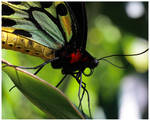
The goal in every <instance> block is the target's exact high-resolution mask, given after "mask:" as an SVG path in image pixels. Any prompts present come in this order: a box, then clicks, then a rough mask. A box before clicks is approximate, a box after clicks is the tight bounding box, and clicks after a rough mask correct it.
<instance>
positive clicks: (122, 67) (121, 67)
mask: <svg viewBox="0 0 150 120" xmlns="http://www.w3.org/2000/svg"><path fill="white" fill-rule="evenodd" d="M148 50H149V49H146V50H145V51H143V52H140V53H136V54H127V55H121V54H116V55H109V56H105V57H102V58H99V59H97V60H98V61H100V60H104V61H105V62H108V63H110V64H111V65H113V66H115V67H117V68H120V69H126V68H127V67H124V66H118V65H115V64H113V63H112V62H110V61H109V60H107V59H106V58H109V57H115V56H121V57H122V56H138V55H141V54H144V53H145V52H147V51H148Z"/></svg>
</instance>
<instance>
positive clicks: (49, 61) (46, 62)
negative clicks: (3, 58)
mask: <svg viewBox="0 0 150 120" xmlns="http://www.w3.org/2000/svg"><path fill="white" fill-rule="evenodd" d="M57 59H58V57H56V58H54V59H52V60H47V61H45V62H44V63H42V64H40V65H38V66H35V67H24V66H16V65H10V64H6V65H4V66H3V67H6V66H10V67H17V68H21V69H37V71H36V72H35V73H34V75H36V74H37V73H38V72H39V71H40V70H41V69H42V68H43V67H44V66H45V65H46V64H48V63H51V62H52V61H54V60H57Z"/></svg>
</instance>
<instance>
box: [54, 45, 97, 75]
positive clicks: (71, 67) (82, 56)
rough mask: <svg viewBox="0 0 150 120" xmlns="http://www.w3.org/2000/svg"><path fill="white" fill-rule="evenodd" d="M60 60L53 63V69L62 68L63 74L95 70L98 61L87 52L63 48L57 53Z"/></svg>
mask: <svg viewBox="0 0 150 120" xmlns="http://www.w3.org/2000/svg"><path fill="white" fill-rule="evenodd" d="M56 57H59V59H58V60H56V61H53V62H52V67H53V68H62V73H63V74H73V73H75V72H76V71H78V70H79V71H84V70H85V68H90V69H94V68H95V67H96V66H97V65H98V61H97V60H96V59H95V58H93V57H92V56H91V55H90V54H89V53H88V52H87V51H85V50H81V49H71V48H70V47H65V48H62V49H61V50H59V51H57V52H56Z"/></svg>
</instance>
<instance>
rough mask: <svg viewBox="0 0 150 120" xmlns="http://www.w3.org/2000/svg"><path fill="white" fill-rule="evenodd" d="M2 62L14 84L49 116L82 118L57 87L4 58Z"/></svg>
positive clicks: (4, 69)
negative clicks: (13, 65) (14, 65)
mask: <svg viewBox="0 0 150 120" xmlns="http://www.w3.org/2000/svg"><path fill="white" fill-rule="evenodd" d="M2 62H3V67H2V69H3V71H4V72H6V73H7V74H8V75H9V76H10V78H11V80H12V81H13V82H14V84H15V86H16V87H17V88H18V89H19V90H20V91H21V92H22V93H23V94H24V95H25V96H26V97H27V98H28V99H29V100H30V101H31V102H32V103H33V104H34V105H36V106H37V107H38V108H40V109H41V110H42V111H44V112H45V113H46V114H47V115H48V117H49V118H76V119H81V118H84V117H83V116H82V114H81V113H80V112H79V111H78V110H77V109H76V107H75V106H74V105H73V104H72V103H71V102H70V101H69V100H68V98H67V97H66V96H65V95H64V94H63V93H62V92H61V91H60V90H59V89H57V88H56V87H54V86H52V85H50V84H49V83H47V82H46V81H44V80H42V79H40V78H38V77H37V76H35V75H33V74H31V73H28V72H26V71H24V70H21V69H19V68H15V67H12V66H11V64H9V63H8V62H6V61H4V60H3V61H2ZM20 109H22V108H20Z"/></svg>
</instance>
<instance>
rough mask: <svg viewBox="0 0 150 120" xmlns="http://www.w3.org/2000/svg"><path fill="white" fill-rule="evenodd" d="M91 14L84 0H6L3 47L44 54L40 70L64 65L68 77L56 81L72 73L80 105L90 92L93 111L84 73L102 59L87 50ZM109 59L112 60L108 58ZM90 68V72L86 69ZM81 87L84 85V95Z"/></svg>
mask: <svg viewBox="0 0 150 120" xmlns="http://www.w3.org/2000/svg"><path fill="white" fill-rule="evenodd" d="M86 42H87V18H86V10H85V3H83V2H74V3H73V2H63V1H62V2H2V47H3V48H5V49H10V50H15V51H19V52H22V53H25V54H29V55H33V56H37V57H41V58H42V59H44V60H45V62H44V63H43V64H40V65H38V66H36V67H28V68H27V67H21V66H18V67H20V68H24V69H37V71H36V72H35V73H34V74H37V73H38V72H39V71H40V70H41V69H42V68H43V67H44V66H45V65H46V64H48V63H51V65H52V67H53V68H55V69H61V70H62V74H64V77H63V78H62V79H61V80H60V82H59V83H58V84H57V85H56V87H58V86H59V85H60V84H61V83H62V82H63V81H64V80H65V78H66V77H67V76H68V75H71V76H72V77H73V78H75V80H76V81H77V82H78V83H79V101H80V102H79V108H80V107H81V105H82V103H81V102H82V99H83V96H84V94H85V93H86V94H87V96H88V107H89V114H90V116H92V115H91V109H90V97H89V93H88V91H87V89H86V83H84V82H83V81H82V74H84V75H85V76H90V75H92V73H93V70H94V68H96V67H97V66H98V64H99V61H100V60H105V61H107V60H106V59H105V58H108V57H113V56H134V55H139V54H142V53H144V52H146V51H147V50H146V51H144V52H142V53H138V54H132V55H110V56H105V57H102V58H99V59H96V58H95V57H93V56H92V55H90V54H89V53H88V52H87V51H86ZM107 62H108V61H107ZM86 68H89V69H90V73H88V74H87V73H86V72H85V69H86ZM81 88H82V89H83V92H82V95H80V91H81Z"/></svg>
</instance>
